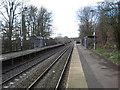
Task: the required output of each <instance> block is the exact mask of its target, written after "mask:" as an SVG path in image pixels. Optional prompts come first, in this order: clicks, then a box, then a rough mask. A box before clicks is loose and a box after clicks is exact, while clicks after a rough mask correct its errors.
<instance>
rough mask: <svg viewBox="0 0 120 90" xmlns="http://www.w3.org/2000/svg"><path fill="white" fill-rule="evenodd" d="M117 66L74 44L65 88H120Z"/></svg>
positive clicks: (119, 72)
mask: <svg viewBox="0 0 120 90" xmlns="http://www.w3.org/2000/svg"><path fill="white" fill-rule="evenodd" d="M118 68H119V66H117V65H115V64H113V63H112V62H110V61H108V60H106V59H105V58H103V57H102V56H100V55H98V54H97V53H95V52H93V51H92V50H89V49H86V48H85V47H84V46H82V45H80V44H74V49H73V53H72V57H71V62H70V68H69V74H68V79H67V85H66V88H94V89H95V88H96V89H99V88H100V89H103V88H107V89H110V90H118V88H120V85H119V84H120V83H119V80H120V77H119V76H120V71H119V69H118Z"/></svg>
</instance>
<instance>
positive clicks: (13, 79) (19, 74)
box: [2, 48, 65, 88]
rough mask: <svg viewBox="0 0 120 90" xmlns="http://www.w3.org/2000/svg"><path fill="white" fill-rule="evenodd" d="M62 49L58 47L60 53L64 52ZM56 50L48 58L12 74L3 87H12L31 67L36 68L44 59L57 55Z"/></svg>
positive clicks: (3, 83)
mask: <svg viewBox="0 0 120 90" xmlns="http://www.w3.org/2000/svg"><path fill="white" fill-rule="evenodd" d="M60 49H61V48H60ZM60 49H58V50H59V53H61V52H62V50H60ZM64 49H65V48H64ZM56 52H58V51H55V52H54V53H51V54H50V55H48V56H46V58H44V59H42V60H40V61H38V62H37V63H35V64H33V65H32V66H29V67H28V68H26V69H24V70H21V71H19V73H15V74H14V75H12V76H11V77H9V78H7V79H6V80H4V81H3V82H2V87H3V88H10V87H11V86H12V85H13V84H14V83H13V82H14V81H15V80H16V81H17V80H18V79H17V78H20V77H21V78H22V76H26V75H27V74H26V73H27V72H29V71H30V70H31V68H34V67H35V66H37V65H38V64H40V63H41V62H43V61H44V60H46V59H48V58H50V57H51V56H53V55H55V54H56ZM37 60H38V59H37ZM21 66H22V65H21ZM3 76H4V75H3Z"/></svg>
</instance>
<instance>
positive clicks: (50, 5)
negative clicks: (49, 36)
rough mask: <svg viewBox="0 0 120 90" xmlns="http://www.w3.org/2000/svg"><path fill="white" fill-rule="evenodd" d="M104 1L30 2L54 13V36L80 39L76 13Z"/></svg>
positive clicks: (38, 0) (34, 0)
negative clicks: (82, 8)
mask: <svg viewBox="0 0 120 90" xmlns="http://www.w3.org/2000/svg"><path fill="white" fill-rule="evenodd" d="M100 1H104V0H30V4H32V5H35V6H37V7H38V8H40V7H41V6H43V7H45V8H47V9H48V10H49V11H52V13H53V27H54V33H55V34H54V35H53V36H57V35H58V34H61V35H62V36H68V37H78V33H79V32H78V22H77V18H76V11H77V10H78V9H80V8H81V7H84V6H87V5H91V6H92V5H95V3H96V2H100Z"/></svg>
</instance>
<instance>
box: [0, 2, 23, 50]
mask: <svg viewBox="0 0 120 90" xmlns="http://www.w3.org/2000/svg"><path fill="white" fill-rule="evenodd" d="M1 5H2V10H3V11H0V14H1V15H2V16H3V20H4V23H6V25H5V26H6V28H8V29H5V28H4V31H5V32H6V33H7V35H8V41H9V48H10V51H12V34H13V28H14V21H15V19H16V18H17V15H18V13H19V12H18V11H17V10H18V7H19V6H20V5H21V2H20V1H19V0H2V3H1Z"/></svg>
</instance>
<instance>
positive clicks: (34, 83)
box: [26, 48, 68, 90]
mask: <svg viewBox="0 0 120 90" xmlns="http://www.w3.org/2000/svg"><path fill="white" fill-rule="evenodd" d="M67 50H68V48H67V49H66V50H65V51H64V52H63V53H62V54H60V55H59V57H58V58H57V59H55V61H54V62H53V63H52V64H51V65H50V66H49V67H48V68H47V69H46V70H45V71H44V72H43V73H42V74H41V75H40V76H39V77H38V78H37V79H36V80H35V81H34V82H33V83H31V84H30V85H29V86H28V87H27V88H26V90H31V89H33V88H34V86H35V85H36V83H37V82H38V81H39V80H40V79H41V78H42V77H43V76H44V75H45V74H46V73H47V72H48V71H49V70H50V69H51V67H52V66H53V65H54V64H55V63H56V62H57V61H58V60H59V59H60V58H61V57H62V56H63V55H64V53H65V52H66V51H67Z"/></svg>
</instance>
